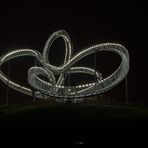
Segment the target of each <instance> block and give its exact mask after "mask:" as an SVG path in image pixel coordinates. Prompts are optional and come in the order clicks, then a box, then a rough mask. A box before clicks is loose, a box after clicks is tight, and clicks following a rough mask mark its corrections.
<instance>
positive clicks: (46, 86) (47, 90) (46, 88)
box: [0, 30, 129, 99]
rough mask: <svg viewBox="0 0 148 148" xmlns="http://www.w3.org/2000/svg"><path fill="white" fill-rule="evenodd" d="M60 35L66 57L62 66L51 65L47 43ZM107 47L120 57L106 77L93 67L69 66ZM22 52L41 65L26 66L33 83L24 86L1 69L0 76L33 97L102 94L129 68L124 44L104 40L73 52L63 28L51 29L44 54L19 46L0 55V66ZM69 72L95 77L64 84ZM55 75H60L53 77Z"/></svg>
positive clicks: (106, 49) (16, 88) (72, 96)
mask: <svg viewBox="0 0 148 148" xmlns="http://www.w3.org/2000/svg"><path fill="white" fill-rule="evenodd" d="M58 37H62V38H63V39H64V42H65V48H66V52H65V59H64V63H63V64H62V65H61V66H58V67H56V66H54V65H51V64H50V63H49V61H48V53H49V50H50V47H51V45H52V43H53V42H54V40H55V39H57V38H58ZM101 51H107V52H114V53H116V54H118V55H119V56H120V57H121V63H120V65H119V67H118V69H117V70H116V71H114V72H113V73H112V74H111V75H109V76H108V77H106V78H102V75H101V73H99V72H97V71H96V70H94V69H91V68H87V67H72V66H73V65H74V64H75V63H76V62H78V61H79V60H80V59H82V58H84V57H86V56H87V55H90V54H94V53H96V52H101ZM21 56H33V57H35V58H36V60H37V61H38V62H39V63H40V64H41V65H42V66H40V67H39V66H34V67H31V68H30V69H29V70H28V82H29V84H30V85H31V86H32V87H33V89H31V88H26V87H23V86H21V85H19V84H16V83H15V82H13V81H11V80H9V78H7V77H6V76H5V75H4V73H3V72H2V71H1V69H0V79H1V80H2V81H3V82H4V83H5V84H7V85H8V86H9V87H11V88H12V89H15V90H17V91H19V92H22V93H24V94H27V95H29V96H33V95H34V96H35V97H36V98H41V99H47V98H49V96H53V97H55V98H57V97H58V98H61V99H62V98H80V97H85V96H90V95H95V94H101V93H103V92H106V91H108V90H109V89H111V88H113V87H114V86H115V85H117V84H118V83H120V82H121V81H122V80H123V79H124V78H125V76H126V75H127V73H128V71H129V54H128V51H127V50H126V48H125V47H124V46H122V45H120V44H115V43H104V44H98V45H94V46H92V47H89V48H86V49H84V50H82V51H80V52H79V53H77V54H76V55H75V56H72V45H71V41H70V37H69V35H68V33H67V32H66V31H64V30H60V31H57V32H54V33H53V34H52V35H51V36H50V37H49V39H48V40H47V42H46V44H45V47H44V50H43V56H42V55H41V54H40V53H39V52H38V51H36V50H32V49H19V50H15V51H12V52H9V53H7V54H6V55H4V56H2V57H0V67H1V66H2V64H4V63H5V62H7V61H9V60H11V59H13V58H17V57H21ZM69 73H72V74H73V73H85V74H90V75H93V76H94V77H95V78H96V82H93V83H87V84H83V85H77V86H68V85H67V86H65V85H64V79H65V77H66V76H67V75H68V74H69ZM41 75H42V76H45V77H47V78H48V82H47V80H46V81H45V80H44V79H42V78H41V77H40V76H41ZM55 75H59V78H58V80H57V81H56V79H55Z"/></svg>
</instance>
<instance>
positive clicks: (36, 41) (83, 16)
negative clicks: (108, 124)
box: [0, 0, 148, 102]
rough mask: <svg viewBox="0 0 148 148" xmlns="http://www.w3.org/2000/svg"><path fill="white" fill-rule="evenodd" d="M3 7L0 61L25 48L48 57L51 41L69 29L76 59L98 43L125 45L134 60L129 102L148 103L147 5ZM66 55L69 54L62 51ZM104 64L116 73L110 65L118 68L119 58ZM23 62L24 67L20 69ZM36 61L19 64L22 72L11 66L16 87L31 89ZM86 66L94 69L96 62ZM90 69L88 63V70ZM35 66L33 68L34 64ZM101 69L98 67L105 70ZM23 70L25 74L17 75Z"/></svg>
mask: <svg viewBox="0 0 148 148" xmlns="http://www.w3.org/2000/svg"><path fill="white" fill-rule="evenodd" d="M1 7H2V9H0V55H3V54H5V53H7V52H8V51H10V50H13V49H19V48H31V49H36V50H38V51H40V52H42V50H43V47H44V44H45V42H46V40H47V38H48V37H49V35H50V34H51V33H53V32H54V31H56V30H59V29H65V30H66V31H67V32H68V33H69V34H70V36H71V39H72V42H73V45H74V53H76V52H77V51H79V50H80V49H83V48H85V47H88V46H91V45H93V44H96V43H103V42H117V43H121V44H122V45H124V46H125V47H126V48H127V49H128V51H129V54H130V72H129V75H128V84H129V98H130V99H131V100H145V101H146V99H148V98H147V88H146V82H147V79H148V78H146V76H147V64H148V61H147V53H146V50H147V47H146V43H147V42H146V38H147V36H146V29H147V28H146V9H145V8H144V4H142V3H137V2H134V3H132V4H130V3H126V2H123V3H122V2H120V3H106V4H105V3H99V2H98V1H97V0H96V1H91V2H85V3H83V2H81V3H80V2H76V1H69V2H68V3H66V2H51V1H50V2H48V3H47V2H46V3H45V2H41V1H35V2H29V3H27V2H22V1H20V2H14V1H13V2H9V3H7V2H5V3H3V4H2V5H1ZM62 51H63V49H61V52H62ZM51 54H54V55H55V54H57V59H61V57H60V56H61V54H60V52H59V53H58V52H57V50H56V51H55V52H53V51H52V52H51ZM53 57H54V56H53ZM97 58H99V55H97ZM100 58H101V56H100ZM103 59H104V58H102V62H103V63H102V64H101V65H102V70H104V71H105V70H106V71H107V70H108V69H109V67H110V66H107V64H109V63H110V62H112V64H113V65H115V66H116V64H115V62H116V57H114V58H111V57H109V55H106V59H104V60H103ZM98 60H99V59H98ZM21 61H22V62H23V63H22V65H21V66H20V62H21ZM30 61H31V59H29V58H28V59H27V58H26V59H25V58H24V59H20V61H19V60H14V63H15V64H17V65H16V66H15V64H14V63H12V62H11V72H10V77H12V79H13V80H15V81H16V82H20V81H22V83H27V80H26V78H27V77H26V74H27V71H26V73H25V70H27V69H28V68H29V66H28V65H29V62H30ZM90 61H91V60H90ZM60 62H61V61H60ZM86 63H88V64H90V65H91V62H90V63H89V62H86ZM86 63H85V62H83V64H84V65H85V64H86ZM30 65H33V62H32V63H31V64H30ZM101 65H98V66H100V67H101ZM105 66H106V67H105ZM98 68H99V67H98ZM103 68H104V69H103ZM12 69H14V70H12ZM100 69H101V68H100ZM19 70H20V72H19V74H17V72H18V71H19ZM24 81H26V82H24ZM0 84H1V94H0V99H1V98H2V96H3V97H5V96H4V93H5V91H6V88H5V86H4V85H3V84H2V83H0ZM121 85H122V84H121ZM114 91H115V92H114V93H115V94H117V95H118V94H119V93H118V92H117V91H118V89H116V88H115V90H114ZM120 93H121V90H120ZM11 95H12V96H15V98H17V97H18V98H19V97H25V96H24V95H22V94H20V93H18V92H17V93H16V92H13V91H12V90H11ZM16 96H17V97H16ZM26 98H27V97H26ZM1 100H2V99H1ZM1 102H2V101H1Z"/></svg>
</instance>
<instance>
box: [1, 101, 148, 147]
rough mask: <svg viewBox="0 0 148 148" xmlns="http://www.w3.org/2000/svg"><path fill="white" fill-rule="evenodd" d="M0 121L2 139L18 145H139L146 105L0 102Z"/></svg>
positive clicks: (147, 117)
mask: <svg viewBox="0 0 148 148" xmlns="http://www.w3.org/2000/svg"><path fill="white" fill-rule="evenodd" d="M0 122H1V135H2V139H4V140H7V141H10V143H12V144H14V145H15V146H16V145H17V146H18V147H23V146H24V147H37V146H40V147H44V145H48V146H50V145H52V146H53V145H57V144H60V145H90V146H91V145H103V146H114V147H127V145H129V146H132V145H133V144H136V145H140V146H141V144H143V143H145V142H144V140H145V136H144V134H146V133H147V129H148V128H147V125H148V108H147V107H143V106H132V105H107V104H102V105H99V104H85V103H81V104H59V103H53V102H48V101H37V102H32V103H25V104H21V105H10V106H1V107H0ZM4 135H5V136H6V137H7V138H6V137H5V136H4ZM4 137H5V138H4ZM8 143H9V142H8ZM8 143H7V144H8ZM10 143H9V144H10Z"/></svg>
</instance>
